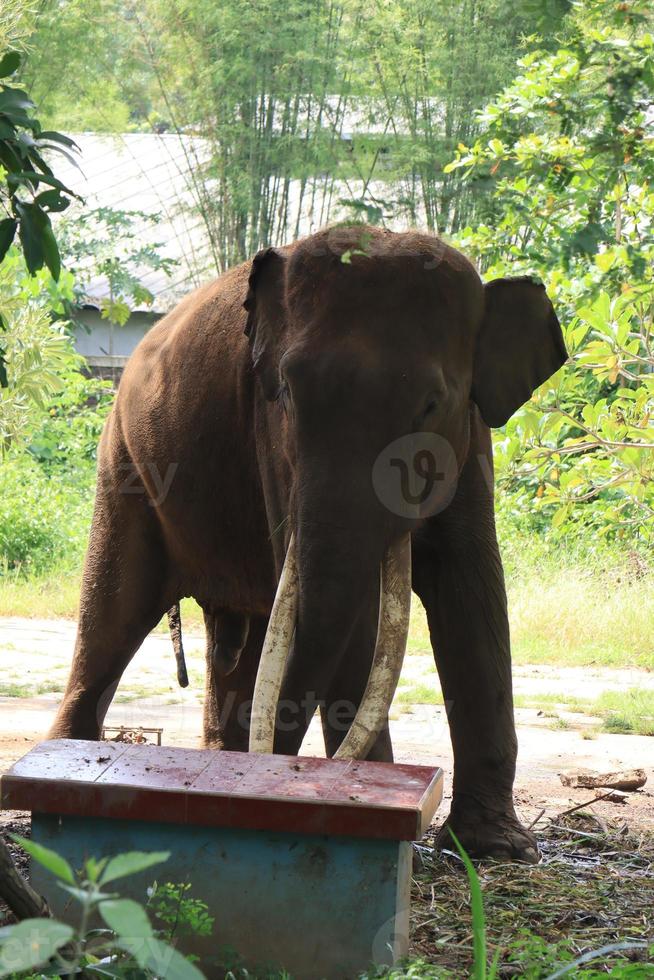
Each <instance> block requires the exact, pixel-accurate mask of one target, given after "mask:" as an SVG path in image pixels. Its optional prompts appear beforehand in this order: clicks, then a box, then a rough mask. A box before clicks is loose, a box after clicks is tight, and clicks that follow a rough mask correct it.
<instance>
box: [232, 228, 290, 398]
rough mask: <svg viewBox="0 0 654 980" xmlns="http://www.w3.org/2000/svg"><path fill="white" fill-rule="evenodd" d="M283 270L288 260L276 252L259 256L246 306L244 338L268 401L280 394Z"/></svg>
mask: <svg viewBox="0 0 654 980" xmlns="http://www.w3.org/2000/svg"><path fill="white" fill-rule="evenodd" d="M284 267H285V259H284V257H283V256H282V255H281V254H280V253H279V252H278V251H276V249H274V248H264V249H262V250H261V251H260V252H257V254H256V255H255V257H254V259H253V260H252V267H251V269H250V275H249V277H248V292H247V296H246V298H245V301H244V303H243V306H244V308H245V309H246V310H247V314H248V316H247V322H246V325H245V335H246V337H247V338H248V339H249V341H250V349H251V352H252V363H253V365H254V370H255V372H256V374H257V376H258V378H259V380H260V382H261V385H262V387H263V390H264V393H265V396H266V398H267V399H268V400H269V401H273V400H274V399H275V398H276V397H277V394H278V392H279V372H278V366H277V365H278V357H277V350H278V346H279V341H280V337H281V334H282V333H283V331H284V325H285V319H286V311H285V304H284Z"/></svg>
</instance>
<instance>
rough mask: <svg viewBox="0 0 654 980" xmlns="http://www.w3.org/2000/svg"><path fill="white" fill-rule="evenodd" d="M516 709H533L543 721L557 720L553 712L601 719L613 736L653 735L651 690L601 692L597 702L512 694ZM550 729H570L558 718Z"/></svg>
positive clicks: (558, 694) (572, 697) (653, 694)
mask: <svg viewBox="0 0 654 980" xmlns="http://www.w3.org/2000/svg"><path fill="white" fill-rule="evenodd" d="M514 703H515V706H516V707H517V708H535V709H537V710H539V711H541V712H542V714H543V717H544V718H554V719H557V712H556V711H553V710H552V709H553V708H558V709H564V710H566V711H573V712H577V713H578V714H583V715H589V716H590V717H592V718H600V719H602V730H603V731H605V732H611V733H612V734H617V735H654V690H647V689H645V690H644V689H643V688H640V687H632V688H629V689H627V690H625V691H603V692H602V694H600V695H599V697H597V698H594V699H593V698H580V697H577V696H575V695H569V694H565V693H564V692H563V691H561V692H551V691H548V692H546V693H543V694H516V696H515V698H514ZM552 728H570V722H569V720H567V719H564V718H558V720H555V723H554V724H553V725H552Z"/></svg>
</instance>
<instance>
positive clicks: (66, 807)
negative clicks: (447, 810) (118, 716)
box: [2, 741, 442, 980]
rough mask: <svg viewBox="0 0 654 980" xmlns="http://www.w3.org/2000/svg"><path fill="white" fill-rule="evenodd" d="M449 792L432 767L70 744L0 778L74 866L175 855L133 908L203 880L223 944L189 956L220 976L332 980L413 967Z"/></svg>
mask: <svg viewBox="0 0 654 980" xmlns="http://www.w3.org/2000/svg"><path fill="white" fill-rule="evenodd" d="M441 787H442V775H441V772H440V770H437V769H432V768H429V767H414V766H396V765H387V764H384V763H365V762H348V761H345V760H343V761H340V760H326V759H309V758H304V757H284V756H265V755H247V754H242V753H232V752H218V753H217V752H213V751H209V750H190V749H170V748H159V747H157V746H147V745H129V746H128V745H116V744H113V743H95V742H79V741H59V742H46V743H43V744H42V745H40V746H38V747H37V748H36V749H34V750H32V752H30V753H29V754H28V755H27V756H25V757H24V759H22V760H21V761H20V762H18V763H17V764H16V766H14V767H13V769H12V770H11V771H10V772H9V773H7V774H6V775H5V776H3V778H2V805H3V807H5V808H11V809H30V810H32V830H33V836H34V839H35V840H37V841H38V842H39V843H42V844H45V845H46V846H47V847H51V848H53V849H54V850H56V851H58V852H59V853H61V854H63V855H64V856H65V857H66V858H67V859H68V860H69V862H70V863H71V864H72V865H73V867H80V866H81V864H82V862H83V860H84V859H85V858H86V857H89V856H91V855H93V856H95V857H100V856H104V855H112V854H117V853H122V852H125V851H130V850H145V851H148V850H150V851H151V850H168V851H170V852H171V856H170V858H169V860H168V862H166V863H165V864H163V865H160V866H159V867H157V868H153V869H151V870H149V871H147V872H144V873H142V874H141V875H139V876H135V877H133V878H126V879H125V880H124V882H121V883H120V884H121V889H120V890H121V894H124V895H129V896H130V897H133V898H136V899H137V900H139V901H143V900H144V897H145V890H146V888H147V886H148V885H149V884H151V883H152V880H153V879H154V877H156V878H157V880H158V881H159V882H164V881H172V882H185V881H190V882H191V883H192V895H193V897H196V898H200V899H202V900H203V901H205V902H206V903H207V905H208V906H209V910H210V912H211V914H212V915H213V916H214V917H215V928H214V935H213V936H212V937H210V938H201V937H196V938H194V940H193V942H192V951H193V952H195V953H197V954H198V955H199V956H200V957H201V959H202V969H203V970H204V971H205V972H206V973H207V976H210V977H222V976H224V965H223V964H225V962H227V964H228V965H229V964H230V963H231V964H234V961H235V958H236V959H237V960H238V963H239V965H243V966H246V967H247V968H248V969H249V970H250V971H253V972H257V971H261V970H263V969H270V968H280V969H281V968H283V969H285V970H287V971H288V972H289V973H290V974H291V975H292V976H293V978H295V980H302V978H307V980H308V978H311V980H320V978H325V980H331V978H343V977H353V976H356V975H357V974H358V973H360V972H361V971H363V970H365V969H366V968H367V967H369V966H370V965H371V964H373V963H375V964H382V963H392V962H394V961H395V960H396V959H397V958H398V957H399V956H402V955H404V954H405V953H406V951H407V946H408V929H409V890H410V878H411V845H410V840H411V839H414V838H417V837H419V836H420V835H421V833H422V832H423V830H424V829H425V827H426V826H427V825H428V823H429V822H430V820H431V817H432V816H433V813H434V811H435V809H436V807H437V805H438V803H439V802H440V797H441ZM32 883H33V885H34V887H35V888H36V889H37V890H39V891H41V892H42V893H43V894H44V895H45V896H46V898H47V899H48V901H49V903H50V904H51V906H52V907H53V910H54V911H55V912H56V913H57V915H59V916H62V917H64V918H66V916H67V914H68V908H67V896H66V893H65V892H64V891H62V890H61V889H59V888H58V887H57V886H56V884H55V882H54V880H53V879H52V877H51V876H50V875H49V874H48V872H46V871H45V870H44V869H42V868H41V867H40V866H38V865H34V866H33V868H32ZM234 954H236V957H235V956H234Z"/></svg>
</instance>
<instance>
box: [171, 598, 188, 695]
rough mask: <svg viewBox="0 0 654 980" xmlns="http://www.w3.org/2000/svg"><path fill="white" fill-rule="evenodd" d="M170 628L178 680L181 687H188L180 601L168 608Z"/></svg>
mask: <svg viewBox="0 0 654 980" xmlns="http://www.w3.org/2000/svg"><path fill="white" fill-rule="evenodd" d="M168 629H169V630H170V638H171V640H172V641H173V650H174V651H175V663H176V664H177V682H178V684H179V686H180V687H188V673H187V670H186V659H185V657H184V646H183V644H182V617H181V614H180V610H179V602H176V603H175V605H174V606H171V607H170V609H169V610H168Z"/></svg>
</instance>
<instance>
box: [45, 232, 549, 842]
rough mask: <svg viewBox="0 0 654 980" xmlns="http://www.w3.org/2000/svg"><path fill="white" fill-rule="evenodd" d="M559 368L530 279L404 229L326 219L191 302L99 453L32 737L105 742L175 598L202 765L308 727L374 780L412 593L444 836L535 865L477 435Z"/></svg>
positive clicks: (155, 343)
mask: <svg viewBox="0 0 654 980" xmlns="http://www.w3.org/2000/svg"><path fill="white" fill-rule="evenodd" d="M566 357H567V354H566V349H565V345H564V342H563V337H562V333H561V328H560V325H559V321H558V319H557V317H556V314H555V312H554V309H553V307H552V304H551V302H550V300H549V298H548V296H547V294H546V291H545V289H544V287H543V286H542V285H541V284H539V283H538V282H537V281H535V280H533V279H532V278H530V277H515V278H503V279H497V280H494V281H491V282H487V283H486V284H483V282H482V280H481V278H480V276H479V274H478V272H477V270H476V269H475V267H474V266H473V264H472V263H471V262H470V261H469V260H468V259H467V258H466V257H465V256H463V255H462V254H461V253H460V252H459V251H457V250H456V249H455V248H453V247H451V246H450V245H448V244H446V243H445V242H443V241H442V240H441V239H440V238H439V237H437V236H434V235H431V234H426V233H421V232H419V231H414V230H412V231H406V232H391V231H388V230H385V229H380V228H378V227H368V226H362V225H360V224H347V223H345V224H341V225H335V226H332V227H329V228H326V229H323V230H321V231H319V232H317V233H315V234H313V235H310V236H308V237H306V238H303V239H300V240H298V241H296V242H294V243H292V244H290V245H286V246H280V247H268V248H264V249H262V250H261V251H259V252H258V254H257V255H256V256H255V257H254V259H253V260H252V261H251V262H250V263H245V264H242V265H239V266H238V267H235V268H232V269H230V270H228V271H226V272H225V273H223V274H222V275H221V276H220V277H219V278H218V279H217V280H215V281H214V282H211V283H209V284H207V285H204V286H202V287H201V288H199V289H198V290H196V291H195V292H194V293H192V294H191V295H190V296H187V297H186V298H185V299H183V300H182V301H181V302H180V303H179V305H178V306H177V307H176V308H175V309H174V310H173V311H172V312H170V313H169V314H167V315H166V316H165V317H164V318H163V319H161V320H160V321H159V322H158V323H157V324H156V325H155V326H154V327H153V328H152V329H151V330H150V331H149V332H148V333H147V334H146V336H145V337H144V338H143V340H142V341H141V342H140V344H139V345H138V347H137V349H136V350H135V352H134V353H133V355H132V356H131V358H130V360H129V361H128V363H127V365H126V368H125V371H124V375H123V377H122V380H121V383H120V386H119V390H118V393H117V397H116V400H115V403H114V406H113V408H112V411H111V413H110V415H109V417H108V420H107V422H106V426H105V429H104V431H103V434H102V437H101V441H100V446H99V452H98V480H97V491H96V499H95V508H94V514H93V520H92V527H91V532H90V541H89V545H88V552H87V556H86V560H85V566H84V573H83V584H82V591H81V599H80V611H79V625H78V632H77V638H76V644H75V651H74V657H73V663H72V667H71V673H70V677H69V681H68V684H67V687H66V690H65V693H64V696H63V700H62V702H61V704H60V706H59V709H58V713H57V716H56V719H55V721H54V724H53V726H52V728H51V731H50V733H49V737H53V738H82V739H97V738H98V737H99V734H100V728H101V724H102V720H103V718H104V715H105V713H106V710H107V708H108V705H109V703H110V701H111V698H112V696H113V694H114V692H115V690H116V687H117V685H118V682H119V680H120V677H121V675H122V673H123V671H124V669H125V668H126V666H127V664H128V663H129V662H130V660H131V658H132V657H133V655H134V653H135V652H136V650H137V649H138V647H139V645H140V644H141V643H142V641H143V639H144V638H145V636H146V635H147V634H148V632H149V631H151V630H152V629H153V628H154V627H155V626H156V624H157V623H158V622H159V620H160V619H161V617H162V616H163V615H164V614H165V613H166V611H167V610H170V609H174V607H175V606H176V604H177V603H178V602H179V600H180V598H181V597H184V596H193V597H194V598H195V599H196V600H197V602H198V603H199V605H200V606H201V608H202V610H203V613H204V618H205V625H206V632H207V655H206V692H205V706H204V721H203V732H204V741H205V744H206V745H208V746H215V747H219V748H224V749H231V750H235V751H247V750H248V745H250V747H253V748H255V749H256V750H268V751H273V750H274V751H275V752H276V753H285V754H288V755H296V754H297V752H298V750H299V749H300V746H301V742H302V739H303V737H304V735H305V733H306V730H307V727H308V725H309V722H310V720H311V717H312V716H313V714H314V713H315V711H316V710H317V709H319V710H320V715H321V721H322V729H323V734H324V739H325V748H326V752H327V754H328V755H329V756H334V755H337V756H341V757H343V756H350V757H353V756H357V757H365V758H367V759H370V760H373V761H374V760H376V761H392V759H393V755H392V746H391V741H390V736H389V728H388V712H389V708H390V698H392V696H393V691H394V688H395V684H396V683H397V677H398V673H399V665H401V657H402V654H403V652H404V643H405V640H406V629H407V615H408V614H407V609H408V604H409V602H410V598H411V589H413V591H414V592H415V593H416V594H417V596H418V597H419V598H420V600H421V601H422V603H423V605H424V608H425V610H426V615H427V620H428V625H429V631H430V637H431V642H432V646H433V650H434V656H435V660H436V666H437V669H438V673H439V676H440V682H441V686H442V689H443V694H444V698H445V702H446V704H447V705H448V709H449V711H448V722H449V726H450V735H451V740H452V745H453V752H454V773H453V795H452V803H451V809H450V813H449V816H448V817H447V820H446V821H445V824H444V826H443V828H442V829H441V831H440V836H439V838H438V842H439V843H440V844H441V845H443V844H445V843H446V842H447V841H449V835H448V834H447V827H451V828H452V829H453V830H454V831H455V833H456V834H457V836H458V838H459V840H460V841H461V843H462V844H463V846H464V847H465V848H466V849H467V850H468V852H469V853H470V854H472V855H479V856H483V855H491V856H496V857H502V858H509V859H520V860H525V861H536V860H538V849H537V844H536V841H535V838H534V836H533V834H532V833H531V832H530V831H528V830H527V829H525V828H524V827H523V826H522V825H521V824H520V822H519V820H518V817H517V815H516V812H515V809H514V803H513V782H514V776H515V767H516V755H517V739H516V732H515V725H514V716H513V696H512V679H511V654H510V640H509V624H508V616H507V601H506V594H505V586H504V577H503V569H502V562H501V558H500V552H499V549H498V543H497V537H496V530H495V520H494V503H493V495H494V489H493V470H492V447H491V431H490V430H491V428H492V427H500V426H503V425H504V424H505V423H506V421H507V420H508V419H509V417H510V416H511V415H512V414H513V413H514V412H515V411H516V410H517V409H518V408H519V406H521V405H522V404H523V403H525V402H526V401H527V400H528V399H529V398H530V397H531V395H532V393H533V391H534V390H535V389H536V388H537V387H538V386H539V385H541V384H542V383H543V382H544V381H546V380H547V379H548V378H549V377H551V376H552V375H553V374H554V373H555V372H556V371H557V370H558V369H559V368H560V367H561V366H562V365H563V364H564V362H565V360H566ZM389 447H390V448H389ZM441 450H442V451H441ZM412 454H413V455H412ZM439 454H440V455H439ZM425 487H427V492H426V493H425V492H424V491H425ZM434 487H435V488H436V489H435V492H432V490H433V488H434ZM394 494H395V496H393V495H394ZM380 569H381V574H380ZM278 583H279V587H278ZM271 611H272V612H271ZM178 639H179V638H178ZM277 698H279V702H278V704H277V705H276V703H275V702H276V699H277ZM253 699H254V703H253ZM250 714H251V722H250Z"/></svg>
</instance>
